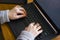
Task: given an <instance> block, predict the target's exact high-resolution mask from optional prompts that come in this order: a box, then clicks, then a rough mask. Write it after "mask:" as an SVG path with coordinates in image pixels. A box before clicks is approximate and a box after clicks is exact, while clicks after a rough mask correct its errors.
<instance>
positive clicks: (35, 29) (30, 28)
mask: <svg viewBox="0 0 60 40" xmlns="http://www.w3.org/2000/svg"><path fill="white" fill-rule="evenodd" d="M25 30H26V31H27V32H31V33H32V34H33V36H34V37H36V36H38V35H39V34H40V33H42V32H43V30H42V29H41V25H39V23H37V24H35V23H31V24H30V25H29V26H28V27H26V28H25Z"/></svg>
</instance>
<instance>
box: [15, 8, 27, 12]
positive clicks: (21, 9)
mask: <svg viewBox="0 0 60 40" xmlns="http://www.w3.org/2000/svg"><path fill="white" fill-rule="evenodd" d="M16 11H17V12H19V11H24V12H26V11H25V9H24V8H22V7H20V8H16Z"/></svg>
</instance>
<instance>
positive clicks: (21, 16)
mask: <svg viewBox="0 0 60 40" xmlns="http://www.w3.org/2000/svg"><path fill="white" fill-rule="evenodd" d="M23 17H25V16H24V15H17V16H16V18H17V19H19V18H23Z"/></svg>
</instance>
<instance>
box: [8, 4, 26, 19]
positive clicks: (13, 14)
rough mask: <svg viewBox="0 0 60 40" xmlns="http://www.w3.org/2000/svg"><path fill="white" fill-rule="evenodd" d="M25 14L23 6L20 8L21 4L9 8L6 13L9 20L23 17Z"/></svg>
mask: <svg viewBox="0 0 60 40" xmlns="http://www.w3.org/2000/svg"><path fill="white" fill-rule="evenodd" d="M25 16H26V11H25V9H24V8H22V7H21V6H19V5H17V6H16V7H14V8H13V9H11V10H10V11H9V13H8V17H9V19H11V20H15V19H19V18H23V17H25Z"/></svg>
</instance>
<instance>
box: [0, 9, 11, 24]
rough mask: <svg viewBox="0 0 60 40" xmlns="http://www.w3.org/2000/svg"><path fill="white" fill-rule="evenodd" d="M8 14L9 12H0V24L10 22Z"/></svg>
mask: <svg viewBox="0 0 60 40" xmlns="http://www.w3.org/2000/svg"><path fill="white" fill-rule="evenodd" d="M8 12H9V10H5V11H0V23H1V24H3V23H5V22H9V21H10V20H9V18H8Z"/></svg>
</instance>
